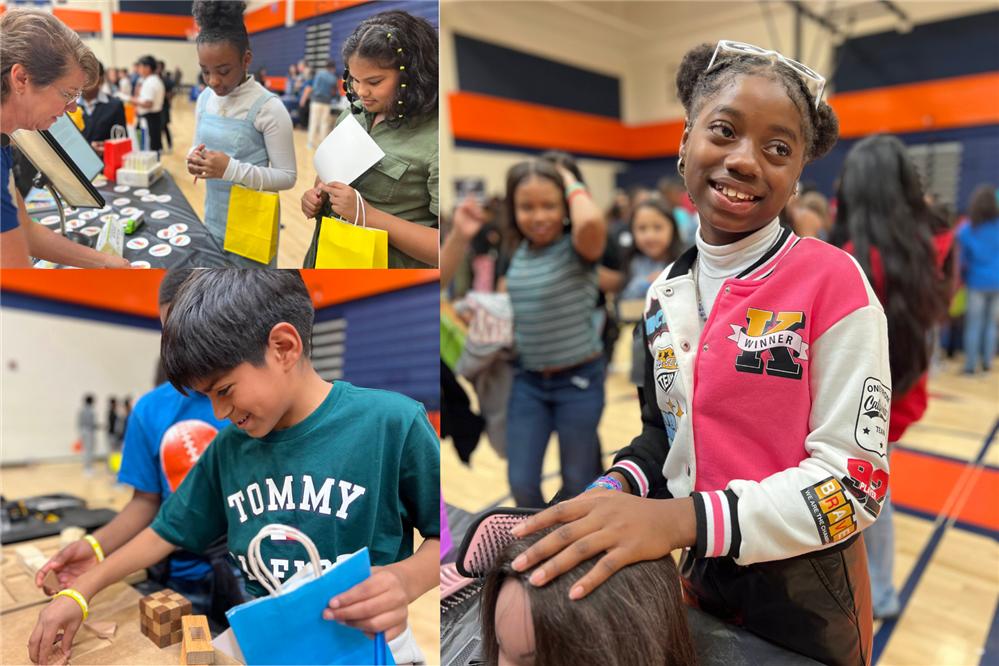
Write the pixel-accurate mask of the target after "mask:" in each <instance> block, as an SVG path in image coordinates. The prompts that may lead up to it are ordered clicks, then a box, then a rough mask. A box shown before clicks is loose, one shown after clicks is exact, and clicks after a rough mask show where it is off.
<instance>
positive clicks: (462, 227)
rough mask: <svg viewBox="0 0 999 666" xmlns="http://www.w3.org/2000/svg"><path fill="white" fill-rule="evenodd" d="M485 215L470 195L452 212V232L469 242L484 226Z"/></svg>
mask: <svg viewBox="0 0 999 666" xmlns="http://www.w3.org/2000/svg"><path fill="white" fill-rule="evenodd" d="M485 221H486V215H485V211H483V210H482V206H480V205H479V204H478V202H476V201H475V198H474V197H472V196H471V195H469V196H467V197H465V200H464V201H463V202H461V205H460V206H458V208H456V209H455V211H454V223H453V224H454V227H453V228H454V231H455V233H457V234H458V235H459V236H460V237H461V238H464V239H465V240H471V239H472V238H475V236H476V235H477V234H478V233H479V231H480V230H481V229H482V225H483V224H485Z"/></svg>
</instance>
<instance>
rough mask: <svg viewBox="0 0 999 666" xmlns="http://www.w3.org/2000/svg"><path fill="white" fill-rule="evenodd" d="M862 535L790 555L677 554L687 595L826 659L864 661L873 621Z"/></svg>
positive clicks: (848, 664)
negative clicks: (748, 560)
mask: <svg viewBox="0 0 999 666" xmlns="http://www.w3.org/2000/svg"><path fill="white" fill-rule="evenodd" d="M863 539H864V538H863V535H860V534H858V535H856V536H854V537H853V538H851V539H849V540H847V541H846V542H845V543H843V544H840V545H837V546H833V547H832V548H829V549H827V550H823V551H819V552H816V553H808V554H806V555H800V556H798V557H795V558H791V559H788V560H777V561H774V562H759V563H757V564H750V565H748V566H739V565H737V564H736V563H735V561H734V560H733V559H732V558H728V557H724V558H722V557H719V558H701V559H696V558H694V557H692V556H691V555H690V553H689V552H686V551H685V552H684V553H683V555H682V557H681V558H680V574H681V575H682V577H683V578H682V580H683V595H684V599H685V600H686V602H687V603H688V604H689V605H691V606H694V607H697V608H700V609H701V610H703V611H705V612H707V613H711V614H712V615H714V616H716V617H718V618H720V619H722V620H725V621H728V622H732V623H734V624H736V625H738V626H741V627H743V628H745V629H746V630H747V631H750V632H752V633H754V634H756V635H758V636H761V637H762V638H765V639H767V640H768V641H771V642H773V643H776V644H778V645H781V646H783V647H785V648H787V649H789V650H792V651H794V652H797V653H799V654H802V655H805V656H807V657H811V658H812V659H814V660H816V661H819V662H821V663H823V664H830V665H831V666H867V664H869V663H870V659H871V646H872V643H873V640H874V626H873V620H872V618H871V582H870V578H869V576H868V571H867V551H866V549H865V548H864V540H863Z"/></svg>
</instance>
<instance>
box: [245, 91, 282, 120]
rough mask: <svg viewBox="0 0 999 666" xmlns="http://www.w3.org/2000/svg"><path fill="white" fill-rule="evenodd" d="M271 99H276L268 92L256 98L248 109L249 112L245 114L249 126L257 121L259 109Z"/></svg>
mask: <svg viewBox="0 0 999 666" xmlns="http://www.w3.org/2000/svg"><path fill="white" fill-rule="evenodd" d="M271 97H277V95H275V94H274V93H272V92H271V91H269V90H268V91H267V92H265V93H264V94H263V95H261V96H260V97H258V98H257V101H256V102H254V103H253V106H251V107H250V110H249V112H248V113H247V114H246V119H247V120H248V121H249V122H250V124H251V125H252V124H253V122H254V121H255V120H256V119H257V113H258V112H259V111H260V107H262V106H263V105H264V104H265V103H266V102H267V100H269V99H270V98H271Z"/></svg>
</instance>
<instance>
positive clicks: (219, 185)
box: [187, 0, 297, 268]
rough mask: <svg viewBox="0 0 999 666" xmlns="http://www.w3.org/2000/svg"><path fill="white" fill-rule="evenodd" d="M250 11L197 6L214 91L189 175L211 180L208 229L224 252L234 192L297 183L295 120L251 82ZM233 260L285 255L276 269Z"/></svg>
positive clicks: (227, 5) (203, 57) (238, 6)
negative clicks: (240, 187) (245, 21)
mask: <svg viewBox="0 0 999 666" xmlns="http://www.w3.org/2000/svg"><path fill="white" fill-rule="evenodd" d="M245 5H246V3H244V2H210V1H208V0H197V1H196V2H195V3H194V8H193V12H192V13H193V14H194V18H195V20H196V21H197V23H198V25H199V27H200V28H201V32H200V33H199V34H198V60H199V62H200V64H201V72H202V75H203V76H204V77H205V83H206V84H207V86H206V88H205V90H204V92H202V93H201V95H200V97H199V98H198V110H197V116H196V123H197V124H196V129H195V137H194V143H195V147H194V148H192V150H191V152H190V153H189V154H188V156H187V168H188V172H189V173H191V174H192V175H194V176H195V179H196V180H197V178H203V179H205V180H206V183H205V185H206V188H207V193H206V196H205V218H204V219H205V226H206V227H207V228H208V231H209V233H211V235H212V237H213V238H214V239H215V240H216V242H218V244H219V246H224V244H225V234H226V223H227V220H228V217H229V196H230V193H231V191H232V188H233V186H234V185H236V184H241V185H243V186H244V187H246V188H248V189H251V190H263V191H268V192H275V191H278V190H286V189H289V188H291V187H293V186H294V185H295V180H296V178H297V169H296V164H295V147H294V136H293V133H292V124H291V117H290V116H289V115H288V111H287V110H286V109H285V108H284V105H283V104H281V103H280V100H278V101H277V102H276V103H272V104H267V102H269V101H270V100H271V98H275V99H277V95H275V94H274V93H272V92H269V91H268V90H267V89H266V88H264V87H263V86H262V85H260V83H258V82H257V81H255V80H254V79H253V78H251V77H248V76H247V71H248V69H249V67H250V62H251V60H252V55H251V54H250V40H249V36H248V35H247V33H246V26H244V25H243V9H244V8H245ZM247 105H249V110H246V109H247ZM265 105H267V108H266V109H263V107H264V106H265ZM262 109H263V113H262ZM206 110H207V111H208V112H207V113H206ZM244 113H245V114H246V115H245V116H243V114H244ZM258 115H259V116H260V117H259V119H258ZM226 257H227V259H228V260H229V261H230V262H231V263H232V264H233V265H234V266H235V267H236V268H274V267H276V265H277V255H275V257H274V259H272V260H271V262H270V263H269V264H262V263H260V262H257V261H253V260H252V259H248V258H246V257H243V256H240V255H238V254H234V253H232V252H226Z"/></svg>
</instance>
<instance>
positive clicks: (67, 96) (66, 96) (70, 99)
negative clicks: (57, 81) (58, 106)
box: [52, 84, 80, 106]
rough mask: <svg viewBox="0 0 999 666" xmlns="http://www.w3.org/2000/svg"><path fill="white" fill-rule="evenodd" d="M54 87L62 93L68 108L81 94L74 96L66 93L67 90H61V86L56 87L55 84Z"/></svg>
mask: <svg viewBox="0 0 999 666" xmlns="http://www.w3.org/2000/svg"><path fill="white" fill-rule="evenodd" d="M52 87H53V88H55V89H56V90H58V91H59V92H60V93H62V97H63V99H65V100H66V106H69V105H70V104H72V103H73V102H75V101H76V98H77V97H79V96H80V93H76V94H75V95H72V94H70V93H68V92H66V91H65V90H63V89H62V88H60V87H59V86H57V85H54V84H53V86H52Z"/></svg>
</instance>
